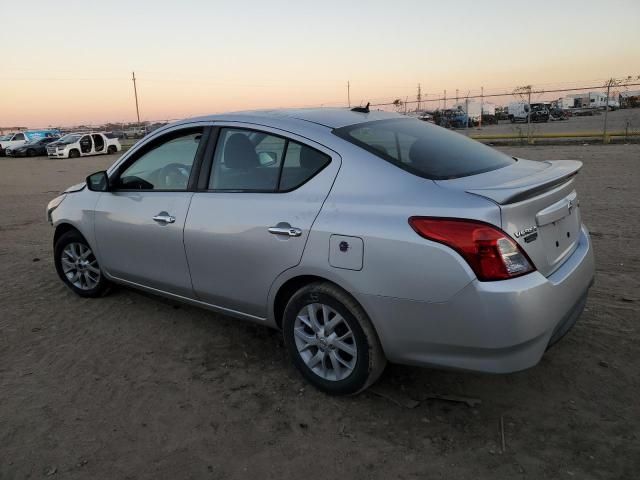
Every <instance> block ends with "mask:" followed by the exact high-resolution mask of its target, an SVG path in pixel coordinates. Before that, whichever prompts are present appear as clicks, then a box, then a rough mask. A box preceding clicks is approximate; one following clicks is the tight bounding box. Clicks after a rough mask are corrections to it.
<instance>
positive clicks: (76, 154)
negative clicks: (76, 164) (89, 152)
mask: <svg viewBox="0 0 640 480" xmlns="http://www.w3.org/2000/svg"><path fill="white" fill-rule="evenodd" d="M79 156H80V152H79V151H78V150H76V149H73V150H71V151H70V152H69V158H78V157H79Z"/></svg>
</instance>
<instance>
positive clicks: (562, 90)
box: [370, 83, 640, 107]
mask: <svg viewBox="0 0 640 480" xmlns="http://www.w3.org/2000/svg"><path fill="white" fill-rule="evenodd" d="M638 85H640V83H624V84H619V85H617V86H618V87H634V86H638ZM598 88H607V85H606V84H605V85H595V86H590V87H576V88H557V89H551V90H531V95H539V94H544V93H559V92H575V91H579V90H595V89H598ZM527 93H529V92H527ZM458 95H459V94H458V90H456V102H457V101H458ZM513 95H517V92H513V91H511V92H502V93H490V94H486V93H485V94H484V95H483V94H480V95H469V96H466V97H465V98H466V99H471V98H482V97H484V98H487V97H512V96H513ZM441 100H444V101H445V102H446V100H447V97H446V90H445V96H444V97H442V98H432V99H428V100H425V101H429V102H439V101H441ZM405 103H418V100H407V101H405ZM392 105H394V103H393V102H386V103H372V104H371V105H370V106H372V107H386V106H392Z"/></svg>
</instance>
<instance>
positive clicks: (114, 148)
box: [107, 145, 118, 155]
mask: <svg viewBox="0 0 640 480" xmlns="http://www.w3.org/2000/svg"><path fill="white" fill-rule="evenodd" d="M117 151H118V149H117V148H116V146H115V145H109V148H107V153H108V154H109V155H113V154H114V153H116V152H117Z"/></svg>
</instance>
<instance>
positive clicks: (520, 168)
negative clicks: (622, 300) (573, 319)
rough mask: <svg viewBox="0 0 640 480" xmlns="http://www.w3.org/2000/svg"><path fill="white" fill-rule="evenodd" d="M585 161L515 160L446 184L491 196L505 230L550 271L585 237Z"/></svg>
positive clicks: (442, 182) (444, 182)
mask: <svg viewBox="0 0 640 480" xmlns="http://www.w3.org/2000/svg"><path fill="white" fill-rule="evenodd" d="M581 167H582V163H581V162H578V161H573V160H556V161H545V162H534V161H530V160H522V159H517V162H515V163H514V164H513V165H510V166H508V167H504V168H501V169H498V170H493V171H491V172H486V173H482V174H479V175H472V176H468V177H462V178H458V179H452V180H438V181H436V183H437V184H438V185H440V186H441V187H444V188H452V189H456V190H462V191H465V192H468V193H471V194H474V195H479V196H481V197H484V198H487V199H490V200H492V201H494V202H495V203H497V204H498V205H499V207H500V211H501V219H502V225H501V227H502V229H503V230H504V231H505V232H507V233H508V234H509V235H510V236H511V237H513V239H514V240H515V241H516V242H517V243H518V244H519V245H520V247H521V248H522V249H523V250H524V251H525V252H526V254H527V255H528V256H529V258H530V259H531V260H532V262H533V263H534V265H535V267H536V268H537V269H538V271H540V273H542V274H543V275H545V276H549V275H551V273H553V272H554V271H555V270H556V269H557V268H558V267H560V265H562V263H563V262H564V260H566V259H567V258H568V257H569V255H571V253H572V252H573V251H574V250H575V249H576V247H577V243H578V239H579V238H580V224H581V221H580V209H579V202H578V196H577V193H576V191H575V184H574V183H575V176H576V174H577V173H578V171H579V170H580V168H581Z"/></svg>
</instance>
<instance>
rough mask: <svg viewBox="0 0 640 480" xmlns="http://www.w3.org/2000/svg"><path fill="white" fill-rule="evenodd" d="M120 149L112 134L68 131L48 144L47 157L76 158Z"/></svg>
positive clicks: (109, 152) (110, 152) (111, 152)
mask: <svg viewBox="0 0 640 480" xmlns="http://www.w3.org/2000/svg"><path fill="white" fill-rule="evenodd" d="M120 150H122V147H121V146H120V142H119V141H118V139H117V138H115V137H114V136H113V135H110V134H108V133H102V132H90V133H69V134H67V135H65V136H64V137H62V138H61V139H60V140H58V141H57V142H53V143H51V144H49V146H48V147H47V155H48V156H49V158H77V157H86V156H89V155H102V154H113V153H116V152H119V151H120Z"/></svg>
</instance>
